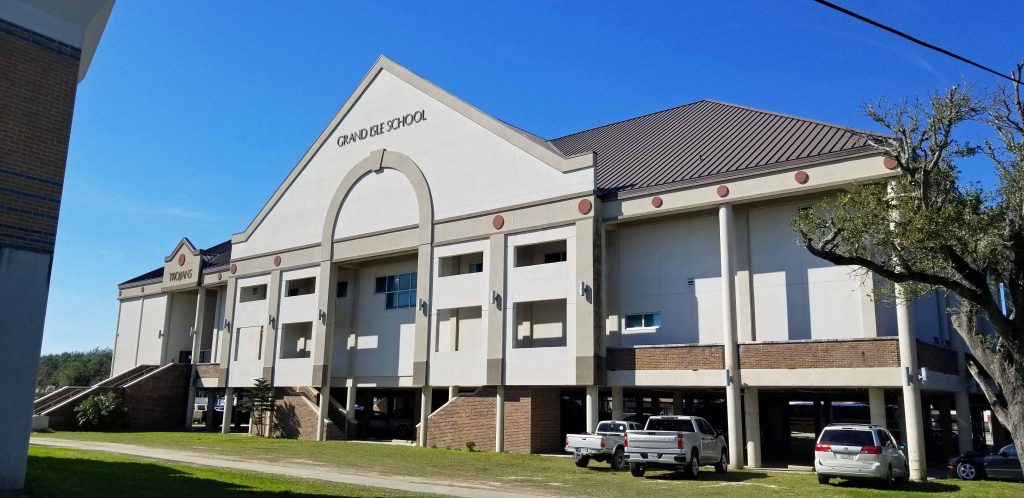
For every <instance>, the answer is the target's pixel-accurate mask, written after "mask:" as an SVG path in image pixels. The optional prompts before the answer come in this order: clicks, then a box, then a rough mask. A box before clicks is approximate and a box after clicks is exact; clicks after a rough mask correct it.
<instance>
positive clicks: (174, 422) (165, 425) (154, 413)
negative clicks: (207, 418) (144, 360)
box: [124, 363, 192, 431]
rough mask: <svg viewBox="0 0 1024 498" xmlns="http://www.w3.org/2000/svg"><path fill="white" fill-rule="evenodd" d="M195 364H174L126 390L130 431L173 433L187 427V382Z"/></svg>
mask: <svg viewBox="0 0 1024 498" xmlns="http://www.w3.org/2000/svg"><path fill="white" fill-rule="evenodd" d="M191 374H192V365H188V364H181V363H175V364H171V365H169V366H167V367H166V368H163V369H161V370H157V371H155V372H153V373H152V374H150V375H147V376H146V377H143V378H142V379H140V380H139V381H137V382H135V383H134V384H132V385H130V386H128V387H125V388H124V400H125V406H126V407H128V428H129V429H130V430H133V431H173V430H180V429H181V428H183V427H184V426H185V416H186V414H187V413H190V412H189V411H188V410H189V407H188V381H189V377H190V375H191Z"/></svg>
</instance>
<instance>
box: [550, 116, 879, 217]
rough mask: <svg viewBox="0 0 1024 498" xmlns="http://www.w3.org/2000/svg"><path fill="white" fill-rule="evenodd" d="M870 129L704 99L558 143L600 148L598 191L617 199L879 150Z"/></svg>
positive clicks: (572, 150)
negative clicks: (705, 180)
mask: <svg viewBox="0 0 1024 498" xmlns="http://www.w3.org/2000/svg"><path fill="white" fill-rule="evenodd" d="M868 135H872V134H871V133H868V132H862V131H859V130H853V129H850V128H845V127H840V126H836V125H831V124H826V123H821V122H818V121H813V120H809V119H804V118H798V117H794V116H787V115H784V114H778V113H774V112H768V111H761V110H757V109H751V108H748V107H743V106H738V105H735V104H728V103H725V102H718V101H714V100H700V101H697V102H693V103H691V104H686V105H682V106H679V107H674V108H671V109H666V110H664V111H659V112H655V113H652V114H646V115H643V116H638V117H635V118H631V119H627V120H625V121H619V122H616V123H611V124H607V125H604V126H599V127H597V128H593V129H590V130H585V131H581V132H578V133H573V134H571V135H567V136H564V137H561V138H556V139H554V140H551V141H550V142H551V143H552V144H553V145H554V146H555V147H556V148H557V149H558V150H560V151H562V152H564V153H565V154H570V155H571V154H576V153H579V152H580V151H593V152H594V154H595V164H594V168H595V175H596V188H597V194H598V195H599V196H602V197H616V196H618V195H619V194H620V193H625V192H630V191H641V190H643V191H648V190H654V189H658V188H659V187H661V188H667V187H668V186H675V185H676V184H680V183H687V182H696V181H700V180H703V179H710V178H712V177H719V176H722V177H727V176H732V175H735V174H742V173H753V172H754V171H752V170H757V169H760V168H769V167H784V166H786V165H794V166H795V165H797V164H800V163H803V162H805V161H811V160H827V159H830V158H836V157H841V156H846V155H850V154H877V153H879V151H878V150H877V149H875V148H874V147H872V146H871V145H870V143H869V141H868V138H867V136H868ZM812 158H813V159H812Z"/></svg>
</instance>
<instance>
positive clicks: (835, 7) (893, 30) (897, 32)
mask: <svg viewBox="0 0 1024 498" xmlns="http://www.w3.org/2000/svg"><path fill="white" fill-rule="evenodd" d="M812 1H814V2H816V3H819V4H821V5H824V6H826V7H828V8H830V9H833V10H836V11H839V12H842V13H843V14H846V15H848V16H850V17H853V18H856V19H858V20H861V21H864V22H866V23H868V24H870V25H872V26H875V27H877V28H882V29H884V30H886V31H888V32H890V33H892V34H894V35H896V36H899V37H901V38H905V39H907V40H910V41H912V42H914V43H916V44H918V45H921V46H922V47H925V48H929V49H931V50H934V51H936V52H939V53H941V54H945V55H948V56H950V57H952V58H954V59H957V60H959V61H961V62H966V63H968V64H970V65H972V66H974V67H976V68H978V69H981V70H983V71H988V72H990V73H992V74H994V75H996V76H999V77H1001V78H1006V79H1008V80H1010V81H1012V82H1014V83H1021V82H1020V81H1019V80H1017V79H1014V78H1013V77H1010V76H1007V75H1005V74H1003V73H1000V72H999V71H996V70H995V69H992V68H990V67H988V66H983V65H981V64H978V63H977V62H974V61H972V60H970V59H968V58H966V57H963V56H960V55H957V54H954V53H953V52H950V51H949V50H946V49H944V48H942V47H937V46H935V45H932V44H931V43H928V42H926V41H924V40H921V39H918V38H914V37H913V36H910V35H908V34H906V33H904V32H902V31H900V30H898V29H896V28H890V27H889V26H886V25H884V24H882V23H880V22H878V21H875V20H873V19H869V18H867V17H864V16H862V15H860V14H858V13H856V12H853V11H851V10H847V9H844V8H842V7H840V6H838V5H836V4H834V3H831V2H827V1H825V0H812Z"/></svg>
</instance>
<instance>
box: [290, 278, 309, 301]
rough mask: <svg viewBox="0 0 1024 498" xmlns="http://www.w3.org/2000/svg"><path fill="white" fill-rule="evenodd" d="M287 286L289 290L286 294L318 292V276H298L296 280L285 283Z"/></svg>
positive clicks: (302, 294) (295, 294)
mask: <svg viewBox="0 0 1024 498" xmlns="http://www.w3.org/2000/svg"><path fill="white" fill-rule="evenodd" d="M285 288H286V289H288V291H287V292H286V293H285V296H287V297H292V296H305V295H307V294H312V293H314V292H316V277H307V278H297V279H295V280H289V281H288V282H287V283H286V284H285Z"/></svg>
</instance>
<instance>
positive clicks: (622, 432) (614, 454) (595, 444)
mask: <svg viewBox="0 0 1024 498" xmlns="http://www.w3.org/2000/svg"><path fill="white" fill-rule="evenodd" d="M641 428H642V427H641V426H640V424H638V423H636V422H627V421H624V420H605V421H603V422H599V423H598V424H597V430H596V431H594V433H593V434H591V433H589V432H588V433H586V434H566V436H565V451H568V452H569V453H572V461H573V463H575V464H576V466H577V467H586V466H587V464H589V463H590V460H597V461H598V462H608V463H609V464H611V466H612V469H613V470H621V469H622V468H623V467H625V465H626V449H625V446H624V445H623V443H624V442H625V436H626V431H632V430H640V429H641Z"/></svg>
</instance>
